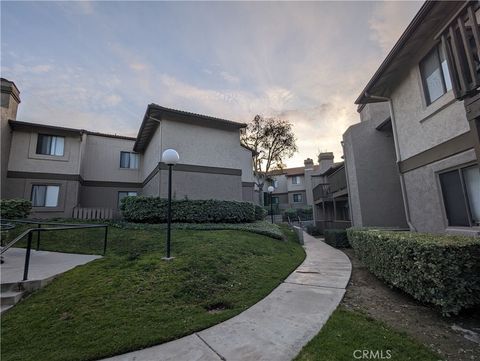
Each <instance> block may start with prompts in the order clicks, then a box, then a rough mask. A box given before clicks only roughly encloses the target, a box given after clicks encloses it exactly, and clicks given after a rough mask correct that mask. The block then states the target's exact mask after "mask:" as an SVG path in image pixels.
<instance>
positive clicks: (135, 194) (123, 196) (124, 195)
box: [118, 191, 137, 207]
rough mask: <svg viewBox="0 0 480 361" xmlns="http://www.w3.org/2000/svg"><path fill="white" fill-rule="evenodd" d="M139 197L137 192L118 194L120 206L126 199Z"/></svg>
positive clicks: (121, 192)
mask: <svg viewBox="0 0 480 361" xmlns="http://www.w3.org/2000/svg"><path fill="white" fill-rule="evenodd" d="M135 196H137V192H130V191H120V192H118V206H119V207H120V204H122V199H123V198H125V197H135Z"/></svg>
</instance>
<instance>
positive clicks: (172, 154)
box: [162, 149, 180, 165]
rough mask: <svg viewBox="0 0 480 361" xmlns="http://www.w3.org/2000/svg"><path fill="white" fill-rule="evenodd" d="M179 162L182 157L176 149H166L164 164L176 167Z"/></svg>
mask: <svg viewBox="0 0 480 361" xmlns="http://www.w3.org/2000/svg"><path fill="white" fill-rule="evenodd" d="M179 160H180V156H179V155H178V153H177V151H176V150H175V149H166V150H165V151H164V152H163V154H162V162H163V163H165V164H168V165H175V164H177V163H178V161H179Z"/></svg>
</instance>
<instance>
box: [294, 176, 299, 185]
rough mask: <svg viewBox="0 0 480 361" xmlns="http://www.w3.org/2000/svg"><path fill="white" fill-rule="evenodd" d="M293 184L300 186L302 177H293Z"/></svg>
mask: <svg viewBox="0 0 480 361" xmlns="http://www.w3.org/2000/svg"><path fill="white" fill-rule="evenodd" d="M292 184H300V177H299V176H298V175H295V176H293V177H292Z"/></svg>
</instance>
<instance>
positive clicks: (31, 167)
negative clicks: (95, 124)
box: [8, 130, 81, 174]
mask: <svg viewBox="0 0 480 361" xmlns="http://www.w3.org/2000/svg"><path fill="white" fill-rule="evenodd" d="M46 133H48V134H51V135H61V136H64V137H65V146H64V156H63V157H57V156H48V155H42V154H36V147H37V138H38V133H36V132H24V131H18V130H16V131H14V132H13V134H12V144H11V149H10V157H9V162H8V170H9V171H19V172H39V173H57V174H79V172H80V143H81V137H80V135H78V136H68V135H65V134H62V133H57V132H56V131H55V130H51V131H50V130H49V131H46Z"/></svg>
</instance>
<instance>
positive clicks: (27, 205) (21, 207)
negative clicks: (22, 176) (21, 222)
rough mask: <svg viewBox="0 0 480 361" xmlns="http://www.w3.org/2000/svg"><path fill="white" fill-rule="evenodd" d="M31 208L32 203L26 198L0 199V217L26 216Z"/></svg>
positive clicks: (19, 217) (16, 217)
mask: <svg viewBox="0 0 480 361" xmlns="http://www.w3.org/2000/svg"><path fill="white" fill-rule="evenodd" d="M31 210H32V203H31V202H30V201H28V200H26V199H20V198H19V199H2V200H0V211H1V217H2V218H6V219H21V218H27V217H28V215H29V214H30V211H31Z"/></svg>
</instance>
